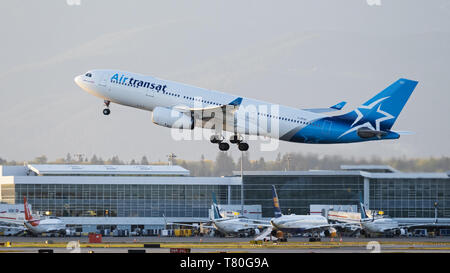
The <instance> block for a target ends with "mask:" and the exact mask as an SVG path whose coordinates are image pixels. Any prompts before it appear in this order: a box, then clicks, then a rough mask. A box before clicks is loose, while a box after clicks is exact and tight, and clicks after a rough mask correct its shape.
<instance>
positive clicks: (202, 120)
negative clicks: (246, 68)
mask: <svg viewBox="0 0 450 273" xmlns="http://www.w3.org/2000/svg"><path fill="white" fill-rule="evenodd" d="M75 82H76V84H77V85H78V86H80V87H81V88H82V89H83V90H85V91H86V92H88V93H90V94H92V95H94V96H97V97H99V98H101V99H103V100H104V103H105V106H106V108H105V109H104V110H103V113H104V114H105V115H109V114H110V112H111V111H110V109H109V106H110V103H111V102H113V103H117V104H121V105H125V106H130V107H134V108H138V109H143V110H147V111H152V112H153V122H154V123H155V124H157V125H161V126H164V127H169V128H179V129H193V128H194V127H201V128H206V129H212V130H214V131H215V134H214V135H213V136H212V137H211V142H212V143H217V144H218V145H219V149H220V150H221V151H226V150H228V149H229V148H230V145H229V144H228V143H227V142H226V140H225V137H224V136H223V134H222V133H223V132H224V131H227V132H231V133H232V136H231V138H230V143H233V144H237V145H238V148H239V150H241V151H246V150H248V148H249V146H248V144H247V143H245V142H244V140H243V137H242V136H243V135H254V136H263V137H269V138H273V139H280V140H283V141H290V142H300V143H350V142H361V141H372V140H383V139H397V138H399V137H400V133H399V132H394V131H391V128H392V126H393V125H394V122H395V121H396V119H397V117H398V115H399V114H400V112H401V110H402V109H403V107H404V105H405V104H406V102H407V101H408V99H409V97H410V95H411V93H412V92H413V90H414V88H415V87H416V85H417V82H416V81H412V80H408V79H399V80H397V81H396V82H395V83H393V84H391V85H390V86H389V87H387V88H386V89H384V90H383V91H381V92H380V93H378V94H377V95H375V96H374V97H373V98H371V99H370V100H368V101H367V102H365V103H364V104H362V105H361V106H360V107H358V108H357V109H355V110H353V111H350V112H348V113H346V114H343V115H337V116H327V115H325V114H323V113H324V112H332V111H337V110H341V109H342V107H344V105H345V104H346V103H345V102H340V103H338V104H336V105H333V106H331V107H329V108H315V109H297V108H293V107H287V106H282V105H276V104H272V103H268V102H263V101H258V100H254V99H249V98H244V97H239V96H234V95H230V94H226V93H222V92H217V91H212V90H207V89H203V88H198V87H193V86H189V85H186V84H180V83H176V82H172V81H167V80H162V79H158V78H155V77H151V76H144V75H140V74H135V73H130V72H124V71H118V70H91V71H89V72H87V73H85V74H84V75H80V76H77V77H76V78H75Z"/></svg>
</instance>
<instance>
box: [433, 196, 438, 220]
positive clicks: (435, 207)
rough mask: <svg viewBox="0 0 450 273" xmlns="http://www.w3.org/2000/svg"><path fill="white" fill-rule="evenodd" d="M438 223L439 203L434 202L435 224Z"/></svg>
mask: <svg viewBox="0 0 450 273" xmlns="http://www.w3.org/2000/svg"><path fill="white" fill-rule="evenodd" d="M437 222H438V202H437V201H436V202H434V223H435V224H437Z"/></svg>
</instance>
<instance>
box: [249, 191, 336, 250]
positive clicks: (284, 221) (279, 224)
mask: <svg viewBox="0 0 450 273" xmlns="http://www.w3.org/2000/svg"><path fill="white" fill-rule="evenodd" d="M272 195H273V206H274V212H275V217H274V218H272V219H271V220H270V223H271V224H272V227H271V228H272V230H273V231H275V232H272V235H276V236H277V237H285V236H284V234H276V231H281V232H282V233H291V234H300V233H301V234H303V233H312V234H314V236H313V237H312V238H311V239H310V240H311V241H314V240H318V241H320V237H319V236H318V234H320V233H321V232H325V233H326V234H327V235H330V236H335V235H336V229H335V228H334V227H337V226H339V227H341V226H343V225H341V224H329V223H328V220H327V218H325V217H323V216H321V215H296V214H290V215H283V214H282V213H281V208H280V203H279V201H278V194H277V191H276V189H275V186H274V185H272ZM268 232H269V230H266V231H265V232H263V233H264V234H268ZM256 239H259V238H256ZM284 240H285V238H284Z"/></svg>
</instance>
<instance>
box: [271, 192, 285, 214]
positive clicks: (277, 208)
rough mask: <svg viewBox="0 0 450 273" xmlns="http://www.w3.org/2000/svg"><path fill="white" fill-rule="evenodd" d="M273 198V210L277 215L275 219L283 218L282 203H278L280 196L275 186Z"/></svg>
mask: <svg viewBox="0 0 450 273" xmlns="http://www.w3.org/2000/svg"><path fill="white" fill-rule="evenodd" d="M272 196H273V209H274V213H275V218H278V217H281V216H282V215H283V214H282V213H281V208H280V202H279V201H278V194H277V190H276V189H275V186H274V185H272Z"/></svg>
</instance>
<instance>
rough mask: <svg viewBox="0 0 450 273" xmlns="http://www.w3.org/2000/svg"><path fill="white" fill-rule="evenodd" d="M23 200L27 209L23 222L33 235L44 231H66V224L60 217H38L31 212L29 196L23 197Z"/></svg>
mask: <svg viewBox="0 0 450 273" xmlns="http://www.w3.org/2000/svg"><path fill="white" fill-rule="evenodd" d="M23 201H24V209H25V210H24V211H25V221H24V222H23V224H24V226H25V227H26V228H27V230H28V231H30V232H31V233H32V234H33V235H38V234H42V233H59V234H65V233H66V225H65V224H64V223H63V222H62V221H61V220H60V219H59V218H56V217H48V218H43V219H36V218H34V217H33V215H32V214H31V211H30V209H29V207H28V202H27V198H26V197H25V196H24V197H23Z"/></svg>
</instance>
